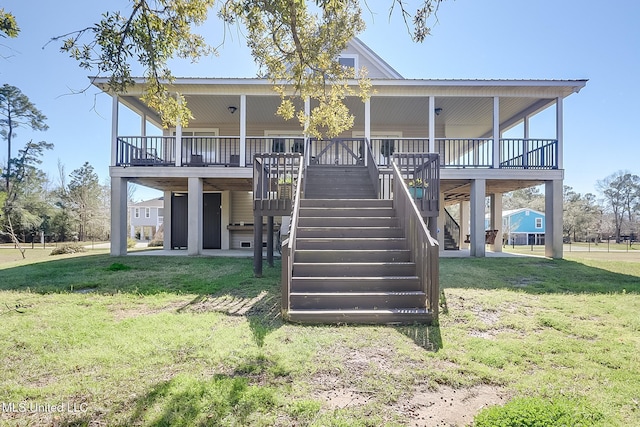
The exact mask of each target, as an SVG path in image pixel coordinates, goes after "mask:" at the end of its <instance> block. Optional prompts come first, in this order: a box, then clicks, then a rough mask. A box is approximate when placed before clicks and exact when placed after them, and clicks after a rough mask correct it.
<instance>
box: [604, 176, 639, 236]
mask: <svg viewBox="0 0 640 427" xmlns="http://www.w3.org/2000/svg"><path fill="white" fill-rule="evenodd" d="M596 187H597V189H598V191H600V192H601V193H602V195H603V197H604V200H605V202H606V204H607V207H608V208H609V210H610V212H611V214H612V215H613V219H614V224H615V233H616V242H618V243H619V242H620V241H621V238H620V236H621V235H622V228H623V225H624V224H625V222H626V223H627V224H628V225H629V227H630V228H631V227H632V225H633V222H634V221H633V218H634V213H635V211H636V206H637V205H638V204H640V176H638V175H635V174H632V173H631V172H629V171H622V170H621V171H618V172H615V173H613V174H611V175H609V176H607V177H606V178H604V179H602V180H599V181H598V182H597V183H596Z"/></svg>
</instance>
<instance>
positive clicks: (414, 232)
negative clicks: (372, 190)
mask: <svg viewBox="0 0 640 427" xmlns="http://www.w3.org/2000/svg"><path fill="white" fill-rule="evenodd" d="M392 173H393V206H394V208H395V209H396V213H397V215H398V219H399V221H400V226H401V227H402V228H404V235H405V236H406V237H407V241H408V243H409V249H410V250H411V257H412V261H413V262H415V263H416V275H417V276H418V278H419V279H420V283H421V289H422V291H423V292H424V293H425V294H426V295H427V307H426V308H427V309H428V310H430V311H431V313H432V316H433V321H437V320H438V302H439V297H440V285H439V253H438V241H437V240H436V239H434V238H433V237H432V236H431V234H430V233H429V230H427V226H426V224H425V223H424V220H423V219H422V215H421V213H420V212H419V211H418V207H417V206H416V204H415V202H414V198H413V197H412V196H411V194H409V188H408V186H407V184H406V183H405V181H404V179H403V176H402V174H401V172H400V169H399V168H398V166H397V165H396V163H395V159H394V162H392Z"/></svg>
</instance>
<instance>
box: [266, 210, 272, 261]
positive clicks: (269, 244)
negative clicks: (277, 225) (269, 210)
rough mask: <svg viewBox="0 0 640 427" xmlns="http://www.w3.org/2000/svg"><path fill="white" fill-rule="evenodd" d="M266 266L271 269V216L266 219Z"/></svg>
mask: <svg viewBox="0 0 640 427" xmlns="http://www.w3.org/2000/svg"><path fill="white" fill-rule="evenodd" d="M267 264H268V265H269V267H273V216H268V217H267Z"/></svg>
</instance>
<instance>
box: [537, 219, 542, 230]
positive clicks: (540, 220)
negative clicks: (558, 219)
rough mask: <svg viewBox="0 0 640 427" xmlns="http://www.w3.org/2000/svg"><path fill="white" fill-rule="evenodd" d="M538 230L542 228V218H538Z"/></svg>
mask: <svg viewBox="0 0 640 427" xmlns="http://www.w3.org/2000/svg"><path fill="white" fill-rule="evenodd" d="M536 228H542V218H536Z"/></svg>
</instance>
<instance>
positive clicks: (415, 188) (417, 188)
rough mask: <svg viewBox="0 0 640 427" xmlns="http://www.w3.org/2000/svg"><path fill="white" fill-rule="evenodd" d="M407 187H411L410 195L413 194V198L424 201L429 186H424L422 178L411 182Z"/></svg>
mask: <svg viewBox="0 0 640 427" xmlns="http://www.w3.org/2000/svg"><path fill="white" fill-rule="evenodd" d="M407 185H408V186H409V194H411V197H413V198H414V199H422V197H423V195H424V194H423V193H424V189H425V188H426V187H427V185H423V183H422V180H421V179H420V178H418V179H411V180H409V182H408V183H407Z"/></svg>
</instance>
